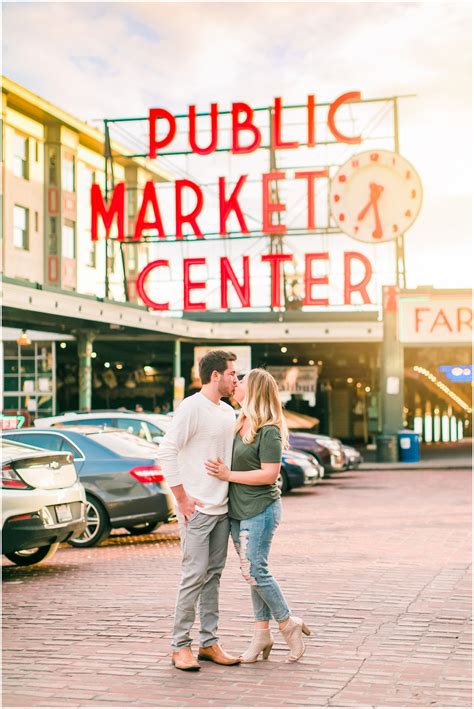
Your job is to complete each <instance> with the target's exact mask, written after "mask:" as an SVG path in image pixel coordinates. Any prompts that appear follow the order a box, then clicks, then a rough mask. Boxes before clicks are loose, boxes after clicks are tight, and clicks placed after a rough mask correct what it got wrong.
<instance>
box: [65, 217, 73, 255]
mask: <svg viewBox="0 0 474 709" xmlns="http://www.w3.org/2000/svg"><path fill="white" fill-rule="evenodd" d="M62 241H63V243H62V247H63V248H62V256H63V258H76V225H75V224H74V222H71V221H69V219H66V220H65V221H64V224H63V240H62Z"/></svg>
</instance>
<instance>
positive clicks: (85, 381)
mask: <svg viewBox="0 0 474 709" xmlns="http://www.w3.org/2000/svg"><path fill="white" fill-rule="evenodd" d="M76 337H77V354H78V356H79V409H80V410H81V411H90V409H91V407H92V361H91V355H92V351H93V342H94V338H95V333H94V332H92V331H91V330H81V331H79V332H78V333H77V335H76Z"/></svg>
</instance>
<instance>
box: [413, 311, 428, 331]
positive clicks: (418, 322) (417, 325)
mask: <svg viewBox="0 0 474 709" xmlns="http://www.w3.org/2000/svg"><path fill="white" fill-rule="evenodd" d="M429 310H430V309H429V308H415V332H420V325H421V318H420V313H422V312H425V313H428V312H429Z"/></svg>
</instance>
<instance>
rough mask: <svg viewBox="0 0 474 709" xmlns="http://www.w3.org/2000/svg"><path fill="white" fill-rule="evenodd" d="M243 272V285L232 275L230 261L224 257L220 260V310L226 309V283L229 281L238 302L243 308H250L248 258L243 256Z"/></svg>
mask: <svg viewBox="0 0 474 709" xmlns="http://www.w3.org/2000/svg"><path fill="white" fill-rule="evenodd" d="M242 261H243V272H244V282H243V285H240V283H239V282H238V280H237V276H236V275H235V273H234V270H233V268H232V266H231V265H230V261H229V259H228V258H226V257H225V256H224V257H223V258H221V308H228V307H229V303H228V298H227V281H231V282H232V285H233V286H234V288H235V292H236V293H237V295H238V296H239V299H240V302H241V303H242V307H243V308H250V271H249V257H248V256H243V257H242Z"/></svg>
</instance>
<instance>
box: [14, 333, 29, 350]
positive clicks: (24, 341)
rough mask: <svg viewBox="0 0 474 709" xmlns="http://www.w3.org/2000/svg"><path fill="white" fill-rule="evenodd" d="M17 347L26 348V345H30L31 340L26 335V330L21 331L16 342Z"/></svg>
mask: <svg viewBox="0 0 474 709" xmlns="http://www.w3.org/2000/svg"><path fill="white" fill-rule="evenodd" d="M16 343H17V345H20V347H27V346H28V345H31V340H30V338H29V337H28V335H27V334H26V330H22V331H21V335H20V337H19V338H18V339H17V341H16Z"/></svg>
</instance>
